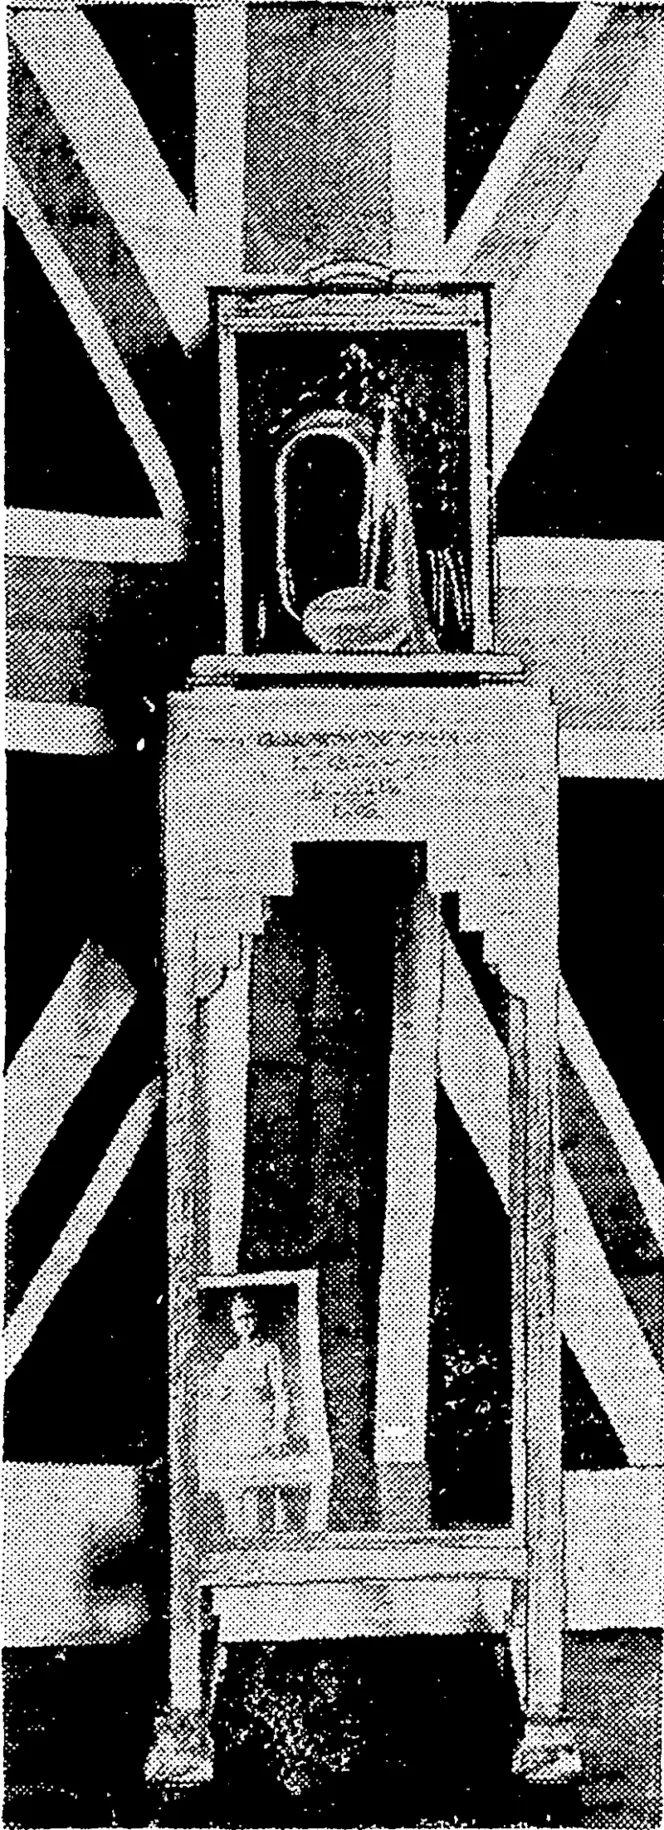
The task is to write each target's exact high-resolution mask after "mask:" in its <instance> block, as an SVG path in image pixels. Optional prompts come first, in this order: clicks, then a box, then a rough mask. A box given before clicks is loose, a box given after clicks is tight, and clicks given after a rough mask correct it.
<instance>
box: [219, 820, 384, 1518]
mask: <svg viewBox="0 0 664 1830" xmlns="http://www.w3.org/2000/svg"><path fill="white" fill-rule="evenodd" d="M418 866H419V860H418V858H417V857H416V856H414V855H413V852H412V848H410V847H408V846H399V845H350V844H349V845H337V846H323V845H318V846H298V847H296V850H295V867H296V881H295V889H294V895H293V897H292V899H290V900H289V901H281V900H280V901H275V903H274V904H273V910H272V918H271V920H270V922H269V923H268V926H267V928H266V932H265V935H264V936H263V938H262V939H261V940H260V941H258V943H257V944H256V947H255V952H254V964H253V973H252V1024H251V1060H250V1072H249V1097H248V1145H247V1194H246V1205H245V1216H244V1228H243V1236H242V1241H241V1254H240V1262H241V1265H242V1267H243V1268H246V1269H252V1270H254V1269H258V1268H260V1267H261V1266H265V1267H266V1268H269V1267H275V1266H279V1267H281V1266H290V1265H297V1264H300V1265H307V1264H309V1265H317V1266H318V1267H319V1272H320V1317H321V1356H322V1369H323V1380H324V1385H325V1391H326V1401H327V1409H328V1421H329V1427H330V1433H331V1439H332V1448H333V1454H334V1457H335V1470H336V1473H337V1474H338V1479H337V1480H336V1484H335V1487H334V1488H333V1495H332V1514H331V1516H332V1519H333V1523H334V1524H335V1525H336V1526H341V1525H347V1526H349V1527H352V1526H353V1525H356V1526H360V1525H363V1524H370V1523H373V1522H375V1521H374V1519H373V1514H372V1505H373V1500H372V1494H371V1491H370V1489H371V1487H372V1453H373V1428H374V1402H375V1370H376V1345H377V1331H378V1280H379V1275H380V1266H381V1251H382V1225H383V1216H384V1211H385V1169H386V1152H387V1097H388V1067H389V1046H390V1028H391V1015H392V976H393V961H394V937H395V921H396V907H397V900H398V899H399V898H405V897H407V896H408V895H410V894H412V889H413V886H414V883H415V881H416V875H417V870H418ZM363 1470H364V1474H365V1475H366V1479H365V1478H364V1475H363V1472H362V1471H363ZM367 1508H368V1509H369V1510H368V1511H367ZM370 1514H371V1516H369V1515H370Z"/></svg>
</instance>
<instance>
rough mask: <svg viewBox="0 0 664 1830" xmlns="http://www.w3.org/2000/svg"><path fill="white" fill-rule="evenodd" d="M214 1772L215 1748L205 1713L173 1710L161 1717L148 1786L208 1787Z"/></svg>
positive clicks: (150, 1757)
mask: <svg viewBox="0 0 664 1830" xmlns="http://www.w3.org/2000/svg"><path fill="white" fill-rule="evenodd" d="M213 1772H214V1746H213V1742H212V1736H211V1734H210V1730H209V1728H208V1725H207V1721H206V1719H205V1717H204V1716H203V1714H202V1712H199V1711H198V1710H188V1709H170V1710H166V1711H165V1712H164V1714H163V1715H161V1716H157V1720H156V1722H155V1730H154V1743H153V1746H152V1748H151V1749H150V1753H149V1754H148V1757H147V1760H146V1762H145V1777H146V1780H147V1783H148V1785H158V1786H173V1787H177V1788H178V1789H179V1788H180V1787H181V1786H201V1785H208V1784H209V1782H210V1780H211V1779H212V1777H213Z"/></svg>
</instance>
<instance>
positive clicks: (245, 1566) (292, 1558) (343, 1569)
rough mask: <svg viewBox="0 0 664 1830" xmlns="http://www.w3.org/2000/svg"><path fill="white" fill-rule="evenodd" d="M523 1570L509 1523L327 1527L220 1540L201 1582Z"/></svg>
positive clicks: (430, 1577)
mask: <svg viewBox="0 0 664 1830" xmlns="http://www.w3.org/2000/svg"><path fill="white" fill-rule="evenodd" d="M524 1571H525V1556H524V1552H523V1547H522V1546H521V1545H519V1544H517V1542H516V1539H515V1536H514V1533H513V1532H512V1531H510V1530H509V1528H507V1527H504V1526H497V1527H495V1528H472V1527H469V1526H466V1527H456V1528H453V1529H451V1530H448V1531H421V1532H419V1531H418V1532H395V1531H391V1530H390V1531H385V1530H381V1529H380V1528H377V1529H376V1530H375V1531H374V1530H369V1531H326V1532H325V1534H324V1536H323V1537H321V1538H306V1539H297V1538H294V1537H292V1536H290V1537H289V1536H287V1535H284V1536H283V1537H279V1538H277V1537H275V1538H271V1539H269V1540H268V1541H265V1540H264V1541H263V1542H261V1543H259V1544H247V1543H246V1542H245V1543H242V1542H241V1541H240V1540H238V1539H235V1540H234V1541H230V1540H229V1541H228V1542H227V1543H223V1542H222V1543H220V1545H219V1547H218V1549H217V1550H216V1551H215V1552H214V1555H212V1556H210V1557H209V1558H208V1559H206V1561H205V1562H204V1564H203V1566H202V1569H201V1581H202V1582H203V1583H206V1584H208V1583H209V1584H212V1585H215V1586H224V1585H226V1586H230V1587H239V1588H242V1587H252V1586H253V1585H254V1583H255V1582H256V1581H261V1582H273V1583H287V1584H288V1583H293V1582H302V1583H313V1582H323V1583H329V1582H362V1581H364V1579H365V1577H367V1578H369V1579H370V1580H371V1581H372V1582H412V1581H424V1580H426V1581H432V1582H433V1581H441V1580H445V1581H447V1580H454V1581H459V1580H462V1581H467V1580H470V1579H471V1578H479V1577H486V1578H487V1579H488V1580H491V1581H496V1582H498V1581H500V1582H504V1581H508V1580H511V1579H512V1578H513V1577H515V1576H522V1575H523V1574H524Z"/></svg>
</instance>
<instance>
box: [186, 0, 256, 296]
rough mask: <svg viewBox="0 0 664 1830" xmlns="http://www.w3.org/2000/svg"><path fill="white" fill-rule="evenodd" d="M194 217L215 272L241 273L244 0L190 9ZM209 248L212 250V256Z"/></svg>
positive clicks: (230, 279) (233, 277)
mask: <svg viewBox="0 0 664 1830" xmlns="http://www.w3.org/2000/svg"><path fill="white" fill-rule="evenodd" d="M195 18H196V215H197V219H198V222H199V224H200V228H201V230H202V233H203V236H204V240H205V246H206V248H209V249H210V251H211V259H212V264H213V267H214V271H215V272H218V273H219V274H220V275H221V274H224V275H225V276H226V279H227V281H228V283H229V284H231V283H232V282H233V281H234V280H237V279H238V278H239V275H240V273H241V271H242V245H243V219H244V162H245V135H246V112H247V13H246V5H245V0H233V3H231V4H228V0H227V4H226V5H224V6H219V7H200V6H197V7H196V8H195ZM212 250H213V251H214V252H213V254H212Z"/></svg>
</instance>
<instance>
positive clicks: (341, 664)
mask: <svg viewBox="0 0 664 1830" xmlns="http://www.w3.org/2000/svg"><path fill="white" fill-rule="evenodd" d="M191 672H192V677H193V679H194V681H195V683H196V685H197V686H221V685H223V683H224V681H227V682H228V683H229V684H231V683H232V682H233V680H245V681H247V682H248V681H253V682H254V683H255V684H256V685H257V686H259V685H261V683H262V684H263V685H265V686H268V685H269V684H270V680H271V679H273V680H288V679H297V678H298V677H300V678H302V679H304V678H309V679H311V680H317V681H319V682H321V683H322V682H324V681H325V680H337V679H338V680H347V681H348V682H349V683H352V684H354V685H358V684H359V683H360V681H362V680H364V679H366V680H367V681H373V683H374V685H375V684H376V682H377V681H380V680H381V679H384V680H387V681H390V680H391V681H395V680H397V681H398V680H401V681H403V683H404V684H406V683H407V682H410V681H413V680H417V679H419V678H421V677H424V678H426V677H427V676H430V677H431V678H432V679H436V680H439V681H440V682H441V684H442V683H443V682H444V681H445V680H446V679H449V680H456V681H459V680H461V681H463V680H466V679H469V680H474V681H477V682H478V683H479V681H481V680H518V679H520V678H521V676H522V675H523V672H524V663H523V662H522V661H520V660H515V659H514V658H513V656H512V655H507V654H482V655H480V654H415V655H408V657H407V658H406V657H404V656H403V655H396V654H394V655H393V654H387V655H377V654H363V655H358V654H338V655H336V654H260V655H249V654H248V655H217V654H205V655H199V657H198V660H196V661H194V662H193V664H192V669H191Z"/></svg>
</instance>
